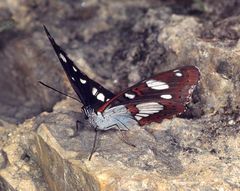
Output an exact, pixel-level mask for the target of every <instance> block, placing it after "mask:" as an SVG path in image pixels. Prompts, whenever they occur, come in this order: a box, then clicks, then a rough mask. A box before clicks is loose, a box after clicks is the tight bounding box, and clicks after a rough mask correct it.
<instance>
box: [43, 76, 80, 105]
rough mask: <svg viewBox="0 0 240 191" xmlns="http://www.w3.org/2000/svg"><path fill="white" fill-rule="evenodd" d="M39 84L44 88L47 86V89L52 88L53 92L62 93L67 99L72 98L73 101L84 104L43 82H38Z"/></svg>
mask: <svg viewBox="0 0 240 191" xmlns="http://www.w3.org/2000/svg"><path fill="white" fill-rule="evenodd" d="M38 83H40V84H41V85H43V86H45V87H47V88H50V89H51V90H53V91H55V92H58V93H60V94H62V95H64V96H66V97H69V98H72V99H74V100H76V101H78V102H80V103H82V102H81V101H80V100H79V99H77V98H75V97H73V96H70V95H67V94H65V93H63V92H60V91H59V90H57V89H55V88H53V87H51V86H49V85H47V84H45V83H43V82H41V81H38Z"/></svg>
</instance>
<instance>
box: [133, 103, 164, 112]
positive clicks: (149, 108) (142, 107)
mask: <svg viewBox="0 0 240 191" xmlns="http://www.w3.org/2000/svg"><path fill="white" fill-rule="evenodd" d="M136 107H137V108H138V110H139V113H141V114H153V113H158V112H159V111H161V110H163V105H161V104H159V103H157V102H147V103H141V104H138V105H136Z"/></svg>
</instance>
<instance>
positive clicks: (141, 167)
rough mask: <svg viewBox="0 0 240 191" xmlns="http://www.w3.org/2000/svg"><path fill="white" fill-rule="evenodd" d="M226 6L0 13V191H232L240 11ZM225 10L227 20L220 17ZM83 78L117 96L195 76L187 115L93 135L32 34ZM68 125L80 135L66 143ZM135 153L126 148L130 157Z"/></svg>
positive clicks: (11, 4)
mask: <svg viewBox="0 0 240 191" xmlns="http://www.w3.org/2000/svg"><path fill="white" fill-rule="evenodd" d="M236 5H238V3H237V2H235V0H231V1H229V2H228V5H227V6H226V2H224V1H218V2H205V1H204V2H197V1H193V2H186V1H183V2H176V1H171V2H162V1H145V0H141V1H139V2H138V3H136V2H128V1H103V2H102V3H99V2H98V1H96V0H91V1H86V2H83V1H82V2H78V1H76V2H75V1H38V0H36V1H34V2H30V1H29V2H28V1H23V2H21V3H20V2H17V1H11V0H8V1H2V2H0V10H1V11H0V35H1V37H2V38H1V39H0V49H1V53H0V58H1V64H2V66H3V67H2V71H1V72H2V74H1V75H0V90H1V94H0V103H1V107H0V135H1V136H0V190H11V191H25V190H33V191H46V190H51V191H52V190H56V191H59V190H66V191H73V190H74V191H75V190H84V191H85V190H87V191H88V190H89V191H92V190H94V191H95V190H96V191H97V190H104V191H108V190H126V191H131V190H134V191H135V190H139V191H141V190H150V191H151V190H154V191H155V190H201V191H202V190H239V189H240V183H239V174H240V164H239V158H240V156H239V155H240V151H239V148H240V145H239V144H240V140H239V132H240V111H239V105H240V100H239V95H240V90H239V87H240V80H239V79H240V65H239V51H238V50H239V31H240V27H239V16H238V13H239V10H240V9H239V7H240V6H236ZM229 10H231V11H229ZM42 24H45V25H47V27H48V28H49V30H50V32H51V33H52V35H53V36H54V37H55V39H56V41H57V42H58V43H59V44H60V45H61V46H62V47H63V48H64V49H65V50H66V52H68V54H69V55H70V57H71V58H72V59H73V60H74V61H75V62H76V64H77V65H78V66H79V67H80V68H81V70H82V71H84V72H85V73H86V74H87V75H89V76H90V77H91V78H93V79H95V80H97V81H98V82H100V83H101V84H103V85H104V86H105V87H107V88H109V89H111V90H113V91H115V92H118V91H120V90H122V89H123V88H126V87H127V86H130V85H132V84H134V83H136V82H137V81H139V80H140V79H143V78H146V77H149V76H151V75H152V74H155V73H158V72H162V71H165V70H168V69H173V68H175V67H179V66H183V65H190V64H191V65H195V66H197V67H199V69H200V71H201V81H200V83H199V85H198V87H197V89H196V91H195V92H194V94H193V101H192V103H190V104H189V105H188V109H187V112H186V113H185V114H183V115H181V116H179V117H178V118H174V119H172V120H164V121H163V122H162V123H161V124H151V125H148V126H145V127H143V128H138V127H132V128H131V130H130V131H128V132H126V134H124V135H122V134H121V133H120V132H118V131H107V132H102V133H100V135H99V137H98V139H97V147H96V151H95V152H94V154H93V157H92V159H91V161H89V160H88V157H89V155H90V153H91V150H92V145H93V139H94V136H95V132H94V130H93V129H92V128H91V127H90V125H89V123H88V121H86V120H85V119H84V116H83V114H82V113H81V104H76V102H75V101H74V100H70V99H66V100H63V101H60V100H61V99H62V98H63V97H62V96H59V95H57V94H56V93H55V92H52V91H51V90H49V89H46V88H44V87H39V85H38V83H37V82H38V80H41V81H43V82H45V83H47V84H49V85H51V86H53V87H54V88H56V89H58V90H60V91H63V92H68V93H69V94H70V95H73V94H74V92H73V90H72V89H71V87H70V85H69V82H68V81H67V79H66V76H65V75H64V72H63V70H62V68H61V66H60V64H59V63H58V60H57V58H56V56H55V55H54V52H53V50H52V48H51V46H50V44H49V42H48V40H47V38H46V36H45V34H44V32H43V30H42ZM76 120H80V121H81V122H82V123H81V130H80V132H79V135H78V136H76V137H72V135H73V132H74V131H73V129H74V127H75V125H76V124H75V122H76ZM131 144H132V145H135V146H136V147H133V146H131Z"/></svg>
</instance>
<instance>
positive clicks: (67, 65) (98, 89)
mask: <svg viewBox="0 0 240 191" xmlns="http://www.w3.org/2000/svg"><path fill="white" fill-rule="evenodd" d="M44 29H45V32H46V34H47V36H48V39H49V40H50V42H51V44H52V46H53V48H54V50H55V52H56V54H57V56H58V58H59V60H60V62H61V64H62V66H63V69H64V71H65V73H66V74H67V77H68V79H69V81H70V82H71V85H72V87H73V89H74V90H75V92H76V93H77V95H78V97H79V98H80V100H81V102H82V103H83V105H84V106H85V107H86V106H90V107H91V108H93V109H95V110H97V109H98V108H99V107H100V106H102V105H103V104H104V103H105V102H106V101H107V100H109V99H111V98H113V97H114V96H115V95H114V94H113V93H112V92H111V91H109V90H107V89H105V88H104V87H102V86H101V85H100V84H98V83H97V82H95V81H93V80H91V79H90V78H89V77H88V76H87V75H86V74H85V73H84V72H82V71H80V70H79V69H78V68H77V66H76V65H75V64H74V63H73V61H72V60H71V59H70V58H69V57H68V56H67V54H66V53H65V52H64V51H63V49H62V48H61V47H60V46H59V45H58V44H57V43H56V42H55V40H54V39H53V37H52V36H51V35H50V33H49V32H48V30H47V28H46V27H45V26H44Z"/></svg>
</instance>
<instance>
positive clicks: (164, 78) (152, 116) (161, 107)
mask: <svg viewBox="0 0 240 191" xmlns="http://www.w3.org/2000/svg"><path fill="white" fill-rule="evenodd" d="M199 78H200V73H199V70H198V68H196V67H195V66H184V67H181V68H177V69H175V70H170V71H166V72H163V73H160V74H158V75H155V76H153V77H151V78H149V79H146V80H143V81H141V82H139V83H137V84H136V85H134V86H132V87H130V88H128V89H126V90H124V91H122V92H120V93H119V94H117V95H116V96H115V97H113V98H112V99H111V100H109V101H108V102H107V103H105V104H104V105H103V106H101V107H100V108H99V110H98V111H99V112H103V111H104V110H105V109H106V108H112V107H116V106H119V105H124V106H125V107H126V108H127V109H128V111H129V112H130V113H131V115H132V116H133V117H134V118H135V119H136V120H137V121H138V123H139V125H145V124H149V123H151V122H161V121H162V120H163V119H165V118H172V117H173V116H175V115H179V114H181V113H183V112H184V110H185V106H186V104H187V103H189V102H190V101H191V96H192V92H193V90H194V88H195V86H196V85H197V83H198V81H199Z"/></svg>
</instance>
